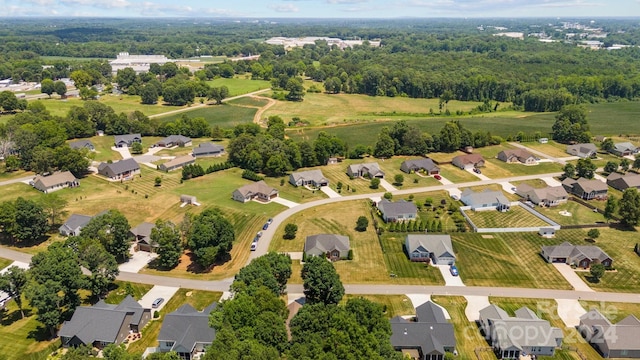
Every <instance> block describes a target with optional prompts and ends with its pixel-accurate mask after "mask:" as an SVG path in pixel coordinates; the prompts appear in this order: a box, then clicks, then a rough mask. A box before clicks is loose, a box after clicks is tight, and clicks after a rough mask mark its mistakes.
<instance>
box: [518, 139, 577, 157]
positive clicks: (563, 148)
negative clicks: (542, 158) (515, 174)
mask: <svg viewBox="0 0 640 360" xmlns="http://www.w3.org/2000/svg"><path fill="white" fill-rule="evenodd" d="M522 145H524V146H526V147H528V148H531V149H534V150H538V151H540V152H542V153H544V154H546V155H549V156H551V157H558V158H562V157H567V156H571V155H569V154H568V153H567V145H565V144H560V143H558V142H555V141H553V140H549V142H548V143H546V144H541V143H540V142H538V141H531V142H523V143H522Z"/></svg>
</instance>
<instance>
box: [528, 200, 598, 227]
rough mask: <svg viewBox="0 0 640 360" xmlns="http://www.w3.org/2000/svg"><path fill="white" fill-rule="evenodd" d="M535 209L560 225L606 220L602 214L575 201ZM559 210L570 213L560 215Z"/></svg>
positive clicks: (593, 222)
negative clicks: (568, 214)
mask: <svg viewBox="0 0 640 360" xmlns="http://www.w3.org/2000/svg"><path fill="white" fill-rule="evenodd" d="M535 209H536V211H537V212H539V213H541V214H542V215H544V216H546V217H548V218H549V219H551V220H553V221H555V222H557V223H558V224H560V225H587V224H595V223H597V222H604V221H606V219H605V218H604V215H602V214H600V213H596V212H593V210H591V209H589V208H588V207H586V206H584V205H581V204H579V203H577V202H575V201H567V202H566V203H564V204H560V205H558V206H554V207H549V208H542V207H536V208H535ZM561 211H567V212H569V213H571V216H564V215H560V212H561Z"/></svg>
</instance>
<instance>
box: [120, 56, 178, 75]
mask: <svg viewBox="0 0 640 360" xmlns="http://www.w3.org/2000/svg"><path fill="white" fill-rule="evenodd" d="M172 61H173V60H171V59H167V57H166V56H164V55H130V54H129V53H128V52H121V53H119V54H118V57H117V58H116V59H115V60H111V61H109V65H111V72H112V73H113V74H114V75H115V74H116V73H117V72H118V70H122V69H124V68H132V69H133V70H135V72H136V74H140V73H143V72H149V68H150V67H151V64H160V65H164V64H166V63H168V62H172Z"/></svg>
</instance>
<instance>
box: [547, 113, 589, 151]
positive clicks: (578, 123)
mask: <svg viewBox="0 0 640 360" xmlns="http://www.w3.org/2000/svg"><path fill="white" fill-rule="evenodd" d="M552 131H553V139H554V140H557V141H559V142H562V143H565V144H568V143H570V142H578V143H586V142H589V140H590V139H591V134H590V133H589V124H588V123H587V108H586V106H584V105H566V106H563V107H562V109H560V111H559V112H558V114H557V115H556V121H555V123H554V124H553V126H552Z"/></svg>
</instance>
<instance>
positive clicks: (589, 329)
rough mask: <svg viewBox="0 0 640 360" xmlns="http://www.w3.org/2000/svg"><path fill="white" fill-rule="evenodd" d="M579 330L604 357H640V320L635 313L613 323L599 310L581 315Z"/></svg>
mask: <svg viewBox="0 0 640 360" xmlns="http://www.w3.org/2000/svg"><path fill="white" fill-rule="evenodd" d="M578 331H579V332H580V334H581V335H582V336H583V337H584V338H585V340H587V341H588V342H589V343H590V344H591V345H592V346H593V347H595V348H596V350H598V352H600V354H601V355H602V357H603V358H605V359H608V358H630V359H638V358H640V341H638V339H640V320H638V318H637V317H636V316H635V315H629V316H627V317H626V318H624V319H622V320H620V321H618V322H617V323H616V324H612V323H611V321H609V319H607V318H606V317H605V316H604V315H602V314H601V313H600V312H599V311H598V310H596V309H592V310H591V311H589V312H587V313H586V314H584V315H582V316H581V317H580V324H579V325H578Z"/></svg>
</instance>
